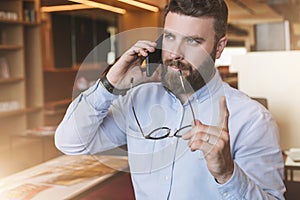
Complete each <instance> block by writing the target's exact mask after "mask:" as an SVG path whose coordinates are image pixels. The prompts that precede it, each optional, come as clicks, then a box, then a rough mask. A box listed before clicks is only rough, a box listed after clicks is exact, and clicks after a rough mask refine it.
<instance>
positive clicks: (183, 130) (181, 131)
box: [174, 125, 192, 137]
mask: <svg viewBox="0 0 300 200" xmlns="http://www.w3.org/2000/svg"><path fill="white" fill-rule="evenodd" d="M191 129H192V125H187V126H184V127H182V128H180V129H178V130H177V131H176V132H175V133H174V136H175V137H181V136H182V135H183V134H185V133H187V132H188V131H190V130H191Z"/></svg>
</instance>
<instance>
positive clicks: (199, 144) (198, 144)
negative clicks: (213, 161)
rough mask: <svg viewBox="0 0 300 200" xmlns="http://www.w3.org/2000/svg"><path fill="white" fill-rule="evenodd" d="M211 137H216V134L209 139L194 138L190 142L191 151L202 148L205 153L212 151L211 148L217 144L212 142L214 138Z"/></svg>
mask: <svg viewBox="0 0 300 200" xmlns="http://www.w3.org/2000/svg"><path fill="white" fill-rule="evenodd" d="M211 137H214V136H210V138H209V141H203V140H202V139H201V138H199V139H194V140H192V141H191V142H190V143H189V147H190V149H191V151H196V150H200V151H202V152H203V153H204V154H206V153H207V152H209V151H211V149H212V148H213V147H214V146H215V144H211V143H210V140H212V139H211Z"/></svg>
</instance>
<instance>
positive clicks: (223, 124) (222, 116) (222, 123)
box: [218, 96, 229, 132]
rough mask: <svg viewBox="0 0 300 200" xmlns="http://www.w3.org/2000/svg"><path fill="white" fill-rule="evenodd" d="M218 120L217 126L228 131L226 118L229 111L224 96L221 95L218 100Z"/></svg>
mask: <svg viewBox="0 0 300 200" xmlns="http://www.w3.org/2000/svg"><path fill="white" fill-rule="evenodd" d="M219 109H220V113H219V122H218V127H219V128H221V129H222V130H224V131H226V132H228V130H229V129H228V118H229V111H228V108H227V104H226V98H225V96H222V97H221V98H220V101H219Z"/></svg>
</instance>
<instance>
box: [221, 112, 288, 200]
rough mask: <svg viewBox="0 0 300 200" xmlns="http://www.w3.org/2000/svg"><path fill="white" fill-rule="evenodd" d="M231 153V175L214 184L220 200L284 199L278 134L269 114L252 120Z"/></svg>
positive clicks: (282, 165)
mask: <svg viewBox="0 0 300 200" xmlns="http://www.w3.org/2000/svg"><path fill="white" fill-rule="evenodd" d="M247 130H248V131H245V134H242V135H241V136H243V137H244V138H240V145H239V146H237V148H236V150H235V152H233V159H234V173H233V176H232V177H231V179H229V180H228V181H227V182H226V183H225V184H218V183H216V184H218V186H217V187H218V190H219V192H220V195H221V196H222V198H223V199H236V200H240V199H262V200H266V199H284V197H283V193H284V191H285V186H284V183H283V167H284V164H283V159H282V153H281V150H280V146H279V134H278V128H277V125H276V123H275V121H274V120H273V119H272V117H271V116H270V114H269V113H263V114H261V115H260V116H254V117H253V121H252V123H251V125H250V128H247Z"/></svg>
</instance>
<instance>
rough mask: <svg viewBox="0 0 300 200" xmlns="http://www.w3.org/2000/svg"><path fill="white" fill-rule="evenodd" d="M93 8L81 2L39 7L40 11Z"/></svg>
mask: <svg viewBox="0 0 300 200" xmlns="http://www.w3.org/2000/svg"><path fill="white" fill-rule="evenodd" d="M89 8H93V7H91V6H87V5H83V4H74V5H61V6H43V7H41V11H42V12H59V11H72V10H80V9H89Z"/></svg>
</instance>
